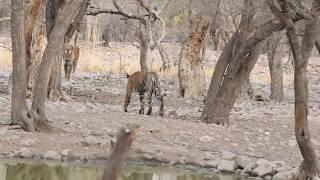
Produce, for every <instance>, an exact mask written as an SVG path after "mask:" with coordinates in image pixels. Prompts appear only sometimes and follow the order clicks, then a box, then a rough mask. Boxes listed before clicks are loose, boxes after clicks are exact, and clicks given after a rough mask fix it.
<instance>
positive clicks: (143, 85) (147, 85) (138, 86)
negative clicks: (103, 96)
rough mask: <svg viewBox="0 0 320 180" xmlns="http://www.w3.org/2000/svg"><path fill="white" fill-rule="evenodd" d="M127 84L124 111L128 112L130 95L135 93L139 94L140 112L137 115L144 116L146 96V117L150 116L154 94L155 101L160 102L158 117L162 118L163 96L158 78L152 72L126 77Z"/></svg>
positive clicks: (137, 73) (136, 73)
mask: <svg viewBox="0 0 320 180" xmlns="http://www.w3.org/2000/svg"><path fill="white" fill-rule="evenodd" d="M127 78H128V84H127V91H126V96H125V102H124V111H125V112H128V110H127V108H128V105H129V104H130V99H131V94H132V92H134V91H136V92H138V93H139V98H140V110H139V114H144V105H145V102H144V96H145V93H146V95H147V97H146V98H147V103H148V111H147V113H146V114H147V115H150V114H151V112H152V105H151V101H152V95H153V94H154V95H155V97H156V99H157V100H159V101H160V107H159V115H160V116H163V114H164V112H163V111H164V103H163V95H161V88H160V81H159V77H158V75H157V74H156V73H154V72H140V71H138V72H135V73H133V74H132V75H130V76H129V75H127Z"/></svg>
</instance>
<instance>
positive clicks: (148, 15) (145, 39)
mask: <svg viewBox="0 0 320 180" xmlns="http://www.w3.org/2000/svg"><path fill="white" fill-rule="evenodd" d="M170 1H171V0H166V1H165V2H164V3H163V4H162V5H161V6H160V7H159V8H157V7H156V6H154V5H153V4H152V1H150V2H151V3H149V5H146V3H145V2H144V1H143V0H136V2H137V4H138V7H137V9H142V10H143V12H142V13H140V14H139V13H131V12H128V11H126V10H125V9H124V8H123V6H121V5H119V3H118V2H117V0H112V2H113V5H114V7H115V8H116V9H117V10H116V11H114V10H110V9H106V10H102V9H99V8H96V7H93V6H91V7H90V9H89V11H88V13H87V15H91V16H96V15H98V14H117V15H121V16H123V17H124V18H125V19H133V20H137V21H138V22H139V29H138V33H137V34H138V37H139V40H140V41H139V48H140V68H141V71H148V70H149V68H148V63H147V62H148V59H150V53H151V50H153V49H155V48H156V47H157V49H158V50H159V53H160V55H161V57H162V61H163V64H164V67H165V62H166V60H165V59H164V58H163V57H165V55H164V54H163V53H164V52H163V47H162V45H161V41H162V39H163V38H164V37H165V36H166V24H165V21H164V20H163V18H162V17H161V14H162V11H163V10H164V8H165V7H166V6H167V4H168V3H169V2H170ZM157 21H158V22H160V24H161V28H160V29H161V31H160V33H154V28H155V27H156V22H157ZM158 29H159V28H158ZM155 34H160V36H159V37H157V36H156V35H155Z"/></svg>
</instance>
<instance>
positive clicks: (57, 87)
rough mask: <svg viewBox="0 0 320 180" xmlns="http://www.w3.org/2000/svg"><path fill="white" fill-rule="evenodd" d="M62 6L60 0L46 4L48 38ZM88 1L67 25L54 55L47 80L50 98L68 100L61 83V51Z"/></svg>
mask: <svg viewBox="0 0 320 180" xmlns="http://www.w3.org/2000/svg"><path fill="white" fill-rule="evenodd" d="M61 6H62V1H61V0H55V1H52V2H50V3H48V4H47V8H46V9H47V21H46V24H47V31H48V33H47V34H48V35H47V36H48V38H49V36H50V33H51V31H52V28H53V25H54V23H55V21H56V18H57V15H58V10H59V9H60V8H61ZM87 6H88V3H82V4H81V7H80V10H79V12H78V14H77V16H76V18H75V20H74V21H73V22H72V23H71V25H70V26H69V27H68V30H67V34H66V36H65V38H64V44H63V46H62V47H60V49H59V53H58V54H57V56H56V57H55V61H54V64H53V66H52V68H51V75H50V80H49V87H48V94H47V97H48V98H49V99H52V100H63V101H68V100H69V97H68V96H67V95H66V94H65V93H64V91H63V89H62V85H61V80H62V72H61V66H62V61H63V53H64V49H65V46H66V44H68V43H70V41H71V39H72V37H73V34H74V33H75V32H76V30H77V29H78V28H79V25H80V21H81V20H82V19H83V17H84V15H85V14H86V9H87Z"/></svg>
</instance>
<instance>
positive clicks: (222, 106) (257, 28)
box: [201, 0, 307, 124]
mask: <svg viewBox="0 0 320 180" xmlns="http://www.w3.org/2000/svg"><path fill="white" fill-rule="evenodd" d="M268 1H270V0H266V2H268ZM253 2H255V1H252V0H245V1H244V6H243V7H244V8H243V13H242V19H241V21H240V25H239V28H238V30H237V31H236V32H235V33H234V34H233V36H232V37H231V39H230V40H229V42H228V43H227V44H226V46H225V47H224V48H223V51H222V54H221V56H220V57H219V60H218V62H217V64H216V67H215V70H214V73H213V76H212V79H211V83H210V86H209V90H208V92H207V98H206V103H205V106H204V110H203V112H202V115H201V120H202V122H207V123H216V124H226V123H227V122H228V120H229V115H230V111H231V109H232V107H233V105H234V103H235V101H236V99H237V97H238V95H239V92H240V89H241V87H242V85H243V83H244V82H245V80H246V79H248V78H249V75H250V72H251V71H252V69H253V67H254V65H255V64H256V62H257V60H258V57H259V55H260V53H261V47H262V46H263V43H264V40H265V39H266V38H268V37H269V36H271V35H272V34H273V33H274V32H278V31H281V30H283V29H285V25H283V24H282V23H281V22H279V20H278V19H277V18H273V19H271V20H269V21H267V22H263V19H259V18H256V17H254V7H253ZM294 7H295V5H294V6H292V8H294ZM292 11H293V12H295V10H292ZM304 11H307V10H304ZM302 19H304V17H303V16H301V15H299V14H298V13H296V14H295V17H294V18H293V21H294V23H296V22H298V21H300V20H302ZM254 22H260V23H261V22H263V23H262V24H256V23H254Z"/></svg>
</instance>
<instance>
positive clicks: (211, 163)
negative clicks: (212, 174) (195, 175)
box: [204, 160, 220, 168]
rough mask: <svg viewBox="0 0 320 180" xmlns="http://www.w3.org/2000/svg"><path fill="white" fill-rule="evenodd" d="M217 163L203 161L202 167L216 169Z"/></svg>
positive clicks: (214, 161)
mask: <svg viewBox="0 0 320 180" xmlns="http://www.w3.org/2000/svg"><path fill="white" fill-rule="evenodd" d="M219 163H220V162H219V161H216V160H211V161H205V162H204V167H205V168H217V167H218V165H219Z"/></svg>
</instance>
